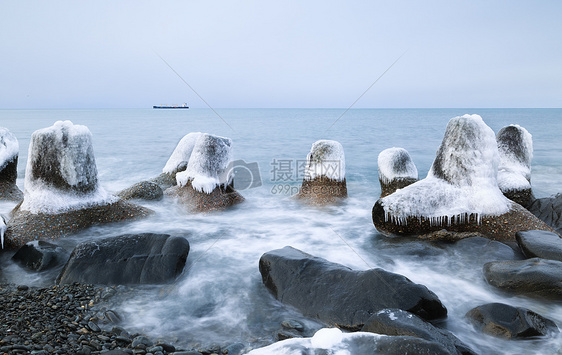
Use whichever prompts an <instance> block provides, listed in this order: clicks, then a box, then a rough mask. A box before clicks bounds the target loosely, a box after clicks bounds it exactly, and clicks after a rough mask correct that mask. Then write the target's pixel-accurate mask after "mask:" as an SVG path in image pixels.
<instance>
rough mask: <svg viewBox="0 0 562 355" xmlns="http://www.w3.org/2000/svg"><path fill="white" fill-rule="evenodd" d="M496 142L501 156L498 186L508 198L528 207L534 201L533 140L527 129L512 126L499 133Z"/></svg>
mask: <svg viewBox="0 0 562 355" xmlns="http://www.w3.org/2000/svg"><path fill="white" fill-rule="evenodd" d="M496 140H497V144H498V151H499V154H500V164H499V166H498V186H499V188H500V190H501V192H503V194H504V195H505V196H506V197H507V198H509V199H510V200H512V201H515V202H517V203H518V204H520V205H522V206H523V207H527V206H529V204H530V203H531V202H532V200H533V192H532V190H531V160H532V159H533V138H532V136H531V134H530V133H529V132H527V130H526V129H525V128H523V127H521V126H519V125H510V126H507V127H504V128H502V129H501V130H500V131H499V132H498V134H497V136H496Z"/></svg>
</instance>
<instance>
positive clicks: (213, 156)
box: [176, 133, 232, 194]
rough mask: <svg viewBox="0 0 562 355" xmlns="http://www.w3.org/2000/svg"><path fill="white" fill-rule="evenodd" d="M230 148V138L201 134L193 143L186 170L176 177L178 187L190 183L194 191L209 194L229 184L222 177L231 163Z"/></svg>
mask: <svg viewBox="0 0 562 355" xmlns="http://www.w3.org/2000/svg"><path fill="white" fill-rule="evenodd" d="M231 146H232V141H231V140H230V138H225V137H219V136H215V135H212V134H207V133H201V134H200V135H199V136H198V138H197V140H196V141H195V144H194V147H193V151H192V153H191V156H190V157H189V162H188V164H187V169H186V170H185V171H182V172H180V173H178V174H177V175H176V181H177V183H178V185H179V186H185V185H186V184H187V183H188V182H191V185H192V186H193V188H194V189H195V190H197V191H199V192H205V193H207V194H210V193H211V192H213V190H214V189H215V188H216V187H218V186H220V185H224V184H229V183H230V181H226V180H225V178H224V177H225V175H227V174H225V172H226V169H227V168H228V165H229V163H230V162H231V161H232V149H231Z"/></svg>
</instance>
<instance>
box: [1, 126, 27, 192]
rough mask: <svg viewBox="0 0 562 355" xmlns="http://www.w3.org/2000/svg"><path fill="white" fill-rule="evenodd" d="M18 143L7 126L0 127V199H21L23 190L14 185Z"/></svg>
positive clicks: (16, 173)
mask: <svg viewBox="0 0 562 355" xmlns="http://www.w3.org/2000/svg"><path fill="white" fill-rule="evenodd" d="M18 156H19V143H18V140H17V138H16V136H14V135H13V134H12V132H10V131H9V130H8V129H7V128H4V127H0V200H11V201H21V200H22V199H23V192H21V190H20V189H19V188H18V187H17V186H16V180H17V178H18Z"/></svg>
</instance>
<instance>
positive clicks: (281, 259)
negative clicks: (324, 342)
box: [259, 247, 447, 329]
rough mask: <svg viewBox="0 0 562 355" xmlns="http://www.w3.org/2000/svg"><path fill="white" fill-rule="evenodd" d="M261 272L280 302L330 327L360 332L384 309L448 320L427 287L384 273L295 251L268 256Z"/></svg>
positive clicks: (402, 277) (260, 263) (262, 263)
mask: <svg viewBox="0 0 562 355" xmlns="http://www.w3.org/2000/svg"><path fill="white" fill-rule="evenodd" d="M259 269H260V273H261V275H262V281H263V283H264V285H265V286H266V287H267V288H268V289H269V290H270V291H271V293H272V294H273V296H274V297H275V298H277V299H278V300H279V301H281V302H283V303H285V304H288V305H290V306H292V307H294V308H296V309H298V310H299V311H300V312H302V313H303V314H304V315H306V316H309V317H315V318H318V319H319V320H320V321H322V322H325V323H328V324H330V325H337V326H338V327H344V328H346V329H359V328H361V327H362V326H363V325H364V324H365V322H366V321H367V319H368V318H369V317H370V316H371V315H372V314H373V313H374V312H377V311H379V310H382V309H385V308H399V309H403V310H406V311H409V312H412V313H415V314H417V315H418V316H420V317H422V318H424V319H428V320H432V319H438V318H444V317H446V316H447V309H446V308H445V306H443V304H442V303H441V301H440V300H439V298H438V297H437V296H436V295H435V294H434V293H433V292H431V291H430V290H429V289H427V287H425V286H423V285H420V284H416V283H413V282H412V281H410V280H409V279H408V278H406V277H405V276H403V275H399V274H395V273H392V272H388V271H385V270H383V269H378V268H377V269H370V270H365V271H358V270H352V269H350V268H348V267H345V266H343V265H340V264H336V263H332V262H329V261H327V260H325V259H322V258H319V257H314V256H312V255H309V254H306V253H304V252H302V251H300V250H298V249H295V248H292V247H285V248H282V249H277V250H272V251H269V252H267V253H265V254H263V255H262V257H261V258H260V261H259Z"/></svg>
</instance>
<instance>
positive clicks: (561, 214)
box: [527, 194, 562, 234]
mask: <svg viewBox="0 0 562 355" xmlns="http://www.w3.org/2000/svg"><path fill="white" fill-rule="evenodd" d="M527 208H528V209H529V211H530V212H531V213H532V214H534V215H535V216H537V217H538V218H539V219H541V220H542V221H544V222H545V223H546V224H548V225H549V226H551V227H552V228H554V229H555V230H556V232H558V233H560V234H562V194H556V195H555V196H552V197H545V198H539V199H536V200H534V201H533V202H532V203H531V205H530V206H529V207H527Z"/></svg>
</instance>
